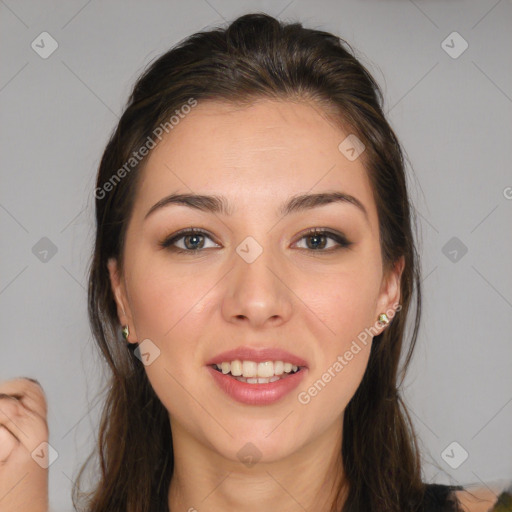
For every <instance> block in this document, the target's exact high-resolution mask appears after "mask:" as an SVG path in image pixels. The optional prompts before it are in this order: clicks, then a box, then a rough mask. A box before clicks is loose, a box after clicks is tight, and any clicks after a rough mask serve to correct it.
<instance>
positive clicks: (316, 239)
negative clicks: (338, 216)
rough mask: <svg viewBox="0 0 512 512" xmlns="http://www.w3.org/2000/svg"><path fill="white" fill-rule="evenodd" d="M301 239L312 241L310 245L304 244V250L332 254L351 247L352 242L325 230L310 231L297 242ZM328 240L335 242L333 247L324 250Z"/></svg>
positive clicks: (339, 234)
mask: <svg viewBox="0 0 512 512" xmlns="http://www.w3.org/2000/svg"><path fill="white" fill-rule="evenodd" d="M303 239H306V240H307V239H310V240H311V241H312V242H311V243H306V250H310V251H313V252H332V251H337V250H338V249H343V248H347V247H349V246H351V245H352V242H349V241H348V240H347V239H346V238H345V236H343V235H342V234H341V233H335V232H333V231H329V230H327V229H325V228H313V229H310V230H308V231H307V232H306V233H304V234H303V235H302V237H301V238H300V239H299V241H300V240H303ZM329 239H330V240H331V241H334V242H335V244H334V247H332V246H331V247H330V248H329V249H325V247H326V245H327V240H329Z"/></svg>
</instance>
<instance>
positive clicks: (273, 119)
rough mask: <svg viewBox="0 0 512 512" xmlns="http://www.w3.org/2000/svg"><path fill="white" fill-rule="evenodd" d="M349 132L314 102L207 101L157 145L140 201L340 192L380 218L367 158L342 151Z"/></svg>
mask: <svg viewBox="0 0 512 512" xmlns="http://www.w3.org/2000/svg"><path fill="white" fill-rule="evenodd" d="M348 135H349V133H348V132H345V131H343V130H342V129H341V128H339V127H338V126H336V125H335V124H334V123H333V121H332V120H329V119H328V118H327V117H326V116H325V114H324V113H323V112H322V110H321V109H320V107H318V106H316V105H312V104H309V103H297V102H291V101H275V100H259V101H257V102H255V103H253V104H251V105H250V106H246V107H238V106H235V105H233V104H230V103H225V102H217V101H205V102H201V101H200V102H198V104H197V106H195V107H194V108H193V109H191V111H190V113H189V114H187V115H186V116H183V118H182V119H181V120H180V121H179V123H178V124H176V125H174V127H173V129H172V130H171V131H170V132H169V134H167V135H165V136H164V137H163V139H162V141H161V142H159V143H158V145H157V146H156V147H155V148H154V149H153V150H151V153H150V154H149V156H148V157H147V161H146V164H145V167H144V170H143V171H142V176H141V181H140V183H139V191H138V194H137V195H138V201H137V206H139V207H141V208H146V210H147V209H148V208H150V207H151V205H152V204H154V203H155V202H157V201H158V200H159V199H161V198H162V197H163V196H165V195H167V194H171V193H201V194H217V195H225V196H226V197H227V198H228V199H229V201H230V203H232V204H234V205H235V211H236V207H238V206H240V207H242V205H245V206H246V207H249V206H250V205H251V204H252V205H258V207H257V208H261V205H262V202H263V203H265V202H267V203H269V202H272V203H274V202H276V203H281V202H282V201H284V200H285V199H286V198H288V197H289V196H291V195H294V194H303V193H307V192H311V193H316V192H321V191H324V190H340V191H343V192H345V193H348V194H351V195H354V196H355V197H357V198H358V199H360V201H361V202H362V203H363V204H364V205H365V207H366V208H367V210H368V212H369V215H370V218H372V217H375V215H376V212H375V205H374V202H373V194H372V191H371V185H370V182H369V179H368V176H367V172H366V169H365V168H364V166H363V163H362V160H361V159H360V158H358V159H356V160H354V161H350V160H348V159H347V158H346V157H345V155H344V154H342V153H341V152H340V150H339V149H338V146H339V145H340V143H341V142H342V141H343V140H344V139H345V138H346V137H347V136H348ZM270 206H272V204H271V205H270Z"/></svg>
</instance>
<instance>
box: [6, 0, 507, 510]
mask: <svg viewBox="0 0 512 512" xmlns="http://www.w3.org/2000/svg"><path fill="white" fill-rule="evenodd" d="M253 11H264V12H267V13H269V14H272V15H274V16H278V17H280V18H281V19H283V20H287V21H291V20H299V21H302V22H303V23H304V24H305V25H306V26H307V27H310V28H319V29H323V30H327V31H332V32H334V33H336V34H338V35H339V36H341V37H343V38H345V39H347V40H348V41H349V42H350V43H351V44H352V45H353V46H354V47H355V48H356V49H357V50H358V56H359V57H360V58H361V59H362V61H363V63H364V64H365V65H367V66H368V67H369V68H370V70H371V71H372V72H373V74H374V76H375V77H376V79H377V81H378V82H379V83H380V84H381V86H382V88H383V91H384V94H385V100H386V104H385V110H386V111H387V112H388V113H389V120H390V122H391V124H392V126H393V127H394V129H395V130H396V132H397V134H398V136H399V138H400V140H401V141H402V143H403V146H404V148H405V150H406V152H407V155H408V158H409V160H410V162H411V165H410V166H409V167H408V172H409V176H410V184H411V195H412V198H413V201H414V203H415V207H416V209H417V212H418V219H419V221H420V226H419V227H420V231H419V238H420V239H419V246H420V252H421V254H422V256H423V261H422V268H423V273H424V281H423V285H424V318H423V324H422V330H421V334H420V339H419V342H418V347H417V352H416V355H415V358H414V360H413V364H412V366H411V370H410V373H409V376H408V378H407V379H406V386H405V396H406V398H407V399H408V403H409V405H410V407H411V410H412V414H411V415H412V418H413V420H414V423H415V426H416V428H417V431H418V433H419V435H420V437H421V447H422V451H423V453H424V456H425V460H426V464H425V478H426V480H428V481H436V482H440V483H461V484H472V483H479V484H482V485H483V483H488V482H494V481H497V480H504V479H506V480H511V479H512V443H511V432H512V403H511V402H512V371H511V356H512V336H511V332H512V314H511V313H512V291H511V290H512V271H511V266H510V262H511V261H512V237H511V233H512V230H511V227H512V223H511V220H512V188H511V187H512V172H511V162H512V144H511V140H510V136H511V124H512V116H511V113H512V112H511V111H512V108H511V107H512V99H511V97H512V83H511V78H512V62H511V59H510V48H512V30H511V27H512V24H511V22H512V5H511V2H510V0H508V1H507V0H500V1H496V0H486V1H466V2H463V1H451V2H443V1H419V0H415V1H414V2H413V1H408V0H400V1H383V0H373V1H370V0H362V1H361V0H359V1H355V0H354V1H340V0H322V1H318V2H306V1H301V0H295V1H291V2H290V0H284V1H278V2H271V1H266V2H264V1H243V2H235V1H227V0H195V1H190V2H187V3H185V2H177V1H172V2H162V1H160V2H157V1H150V2H134V1H130V2H121V1H109V2H99V1H98V0H92V1H89V2H86V1H83V0H80V1H68V2H63V1H62V2H57V1H53V2H36V1H28V0H27V1H20V0H18V1H14V0H1V1H0V38H1V40H0V48H1V49H2V50H1V56H0V58H1V61H0V65H1V78H0V112H1V119H2V123H1V127H0V130H1V135H0V140H1V154H2V160H1V189H0V225H1V233H2V244H1V249H0V257H1V264H0V315H1V317H0V321H1V326H2V330H1V339H0V343H1V357H0V380H4V379H8V378H11V377H15V376H32V377H35V378H37V379H39V380H40V382H41V383H42V385H43V387H44V389H45V390H46V393H47V396H48V401H49V418H48V420H49V427H50V443H51V445H52V446H53V447H54V448H55V449H56V450H57V452H58V454H59V457H58V459H57V460H56V461H55V462H54V463H53V464H52V466H51V468H50V493H51V502H52V505H53V508H54V510H58V511H60V510H62V511H65V510H71V500H70V489H71V480H72V479H73V478H74V476H75V474H76V471H77V469H78V466H79V464H81V463H82V462H83V461H84V460H85V456H86V455H87V454H88V453H89V450H90V448H91V447H92V443H93V441H94V425H95V422H96V420H97V415H98V412H99V410H100V405H99V404H100V403H99V402H98V401H97V400H95V397H96V392H97V391H98V387H99V384H100V382H102V379H103V377H102V373H103V372H102V370H101V366H100V363H99V358H98V357H97V356H96V355H95V350H94V347H93V344H92V339H91V334H90V332H89V327H88V323H87V317H86V280H85V273H86V268H87V265H88V262H89V257H90V251H91V244H92V239H93V223H92V218H93V209H92V206H93V189H94V178H95V173H96V169H97V166H98V164H99V160H100V157H101V154H102V151H103V148H104V146H105V144H106V142H107V137H108V135H109V134H110V132H111V130H112V129H113V127H114V125H115V123H116V121H117V118H118V117H119V115H120V113H121V109H122V107H123V105H124V103H125V101H126V99H127V95H128V93H129V90H130V87H131V86H132V84H133V82H134V81H135V79H136V78H137V76H138V75H139V73H140V72H141V71H142V70H143V68H144V66H145V65H146V64H147V63H148V62H149V61H150V60H151V59H153V58H154V57H156V56H157V55H160V54H161V53H162V52H164V51H165V50H167V49H168V48H169V47H170V46H172V45H173V44H175V43H177V42H178V41H179V40H181V39H182V38H184V37H185V36H187V35H189V34H191V33H192V32H196V31H198V30H201V29H203V28H205V27H208V26H209V27H211V26H215V25H219V24H224V23H225V22H226V21H229V20H232V19H233V18H235V17H236V16H238V15H240V14H244V13H248V12H253ZM454 31H456V32H458V33H459V34H460V36H461V37H462V38H463V39H464V40H465V41H467V43H468V45H469V46H468V48H467V49H466V51H464V52H463V53H462V54H461V55H460V56H458V57H457V58H453V57H452V56H450V55H449V54H448V53H447V51H445V50H449V51H451V52H452V53H453V52H459V51H460V50H461V49H462V44H463V41H462V40H461V39H458V38H457V37H458V36H455V39H454V38H453V36H450V37H448V36H449V35H450V34H451V33H452V32H454ZM42 32H48V33H49V34H51V36H52V37H53V38H54V39H55V40H56V41H57V43H58V48H57V50H56V51H55V52H54V53H53V54H51V55H50V56H49V57H48V58H46V59H43V58H42V57H40V55H39V54H38V53H36V51H34V50H33V49H32V47H31V43H32V42H33V41H34V40H35V41H36V43H37V42H38V41H40V39H41V38H40V37H39V35H40V34H41V33H42ZM44 37H47V36H44ZM447 37H448V39H447ZM445 40H446V42H445V43H443V41H445ZM452 40H453V42H452ZM48 41H49V40H48V39H46V43H45V48H46V49H48V48H49V43H48ZM39 44H41V43H39ZM449 46H451V47H452V48H451V50H450V49H449V48H448V47H449ZM411 166H412V167H411ZM43 237H47V238H48V239H49V240H50V241H51V243H52V244H53V245H54V246H55V249H56V250H57V252H56V253H55V254H53V253H52V252H51V249H50V252H48V254H46V256H45V255H44V253H42V252H40V251H42V250H43V249H45V248H48V246H49V243H48V241H46V240H44V241H42V242H40V239H41V238H43ZM453 237H455V239H453ZM38 243H39V244H40V245H36V244H38ZM34 246H35V249H34ZM464 247H465V248H467V253H465V254H463V250H461V249H464ZM55 249H54V250H55ZM454 250H455V251H456V252H453V251H454ZM38 251H39V252H38ZM454 441H456V442H457V443H458V445H460V447H459V446H455V448H454V449H453V450H454V451H453V452H451V451H450V450H451V448H450V449H449V450H448V453H449V455H450V456H451V459H450V460H452V461H454V460H455V461H456V460H459V461H460V458H461V454H463V452H462V451H461V448H463V449H464V450H466V451H467V452H468V455H469V456H468V458H467V459H466V460H465V461H464V462H463V463H462V464H460V465H459V466H458V467H457V468H453V467H451V466H450V465H449V464H447V463H446V462H445V459H443V456H442V453H443V451H444V450H445V449H446V448H447V447H448V446H449V445H450V443H452V442H454ZM445 453H446V452H445ZM447 460H448V459H447ZM452 464H453V462H452Z"/></svg>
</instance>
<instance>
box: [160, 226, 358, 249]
mask: <svg viewBox="0 0 512 512" xmlns="http://www.w3.org/2000/svg"><path fill="white" fill-rule="evenodd" d="M190 235H205V236H207V237H208V238H210V239H211V237H210V235H208V233H206V232H205V231H202V230H200V229H196V228H186V229H183V230H181V231H178V232H177V233H174V234H173V235H171V236H170V237H167V238H165V239H164V240H163V241H161V242H159V245H160V247H162V248H163V249H168V250H170V251H172V252H176V253H180V254H184V253H187V254H197V253H199V252H201V251H204V250H205V249H181V248H179V247H175V246H173V244H174V243H176V242H177V241H178V240H180V239H182V238H186V237H187V236H190ZM312 236H326V237H327V238H330V239H331V240H334V241H335V242H336V243H337V244H338V246H337V247H334V248H330V249H304V250H306V251H310V252H315V253H316V252H320V253H321V252H324V253H331V252H334V251H338V250H340V249H346V248H348V247H350V246H351V245H352V242H350V241H349V240H347V239H346V238H345V237H344V236H343V235H338V234H337V233H334V232H332V231H328V230H326V229H323V228H312V229H310V230H308V231H307V232H306V233H304V234H303V235H302V236H301V237H300V238H299V240H298V241H300V240H302V239H303V238H308V237H312Z"/></svg>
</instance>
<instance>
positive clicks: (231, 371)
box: [210, 360, 303, 384]
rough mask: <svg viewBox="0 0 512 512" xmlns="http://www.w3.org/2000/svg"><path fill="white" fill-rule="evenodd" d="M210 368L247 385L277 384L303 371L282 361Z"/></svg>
mask: <svg viewBox="0 0 512 512" xmlns="http://www.w3.org/2000/svg"><path fill="white" fill-rule="evenodd" d="M210 366H211V367H212V368H213V369H214V370H216V371H218V372H219V373H222V374H224V375H226V376H227V377H231V378H233V379H235V380H237V381H239V382H245V383H247V384H269V383H271V382H277V381H279V380H283V379H286V378H288V377H290V376H291V375H294V374H296V373H298V372H300V371H302V369H303V367H302V366H296V365H292V364H291V363H284V362H283V361H275V362H274V361H265V362H263V363H256V362H254V361H239V360H235V361H232V362H223V363H221V364H212V365H210Z"/></svg>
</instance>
